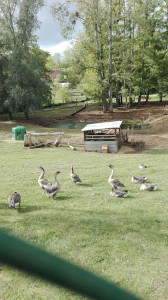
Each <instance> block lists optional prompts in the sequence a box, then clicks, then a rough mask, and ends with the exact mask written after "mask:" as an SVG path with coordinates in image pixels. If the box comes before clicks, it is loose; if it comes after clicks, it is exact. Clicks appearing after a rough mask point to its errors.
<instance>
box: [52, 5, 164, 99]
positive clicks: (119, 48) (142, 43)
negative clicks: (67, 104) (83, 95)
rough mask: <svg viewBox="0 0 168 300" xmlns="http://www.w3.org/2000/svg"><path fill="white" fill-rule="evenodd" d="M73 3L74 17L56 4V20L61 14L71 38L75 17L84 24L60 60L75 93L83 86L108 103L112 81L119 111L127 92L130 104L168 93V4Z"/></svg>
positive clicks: (65, 28) (62, 6)
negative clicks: (143, 95)
mask: <svg viewBox="0 0 168 300" xmlns="http://www.w3.org/2000/svg"><path fill="white" fill-rule="evenodd" d="M74 2H75V4H76V14H74V12H73V13H72V14H71V11H70V10H69V7H68V5H69V1H67V3H66V2H65V3H64V5H61V4H59V5H58V4H55V17H57V14H56V13H58V15H59V16H58V19H59V20H60V22H61V25H62V26H63V28H64V29H63V30H64V32H65V31H66V34H67V35H68V33H69V31H70V30H71V29H72V27H73V22H72V20H74V19H73V16H74V15H75V17H76V19H78V20H80V21H81V22H82V24H83V30H82V32H81V33H79V35H78V37H77V39H76V42H75V44H74V47H73V49H72V50H71V51H69V54H68V56H67V55H66V58H63V60H62V67H63V65H64V67H65V68H66V72H67V78H68V82H70V83H71V84H72V86H73V87H75V83H76V84H80V85H81V86H82V85H83V86H84V88H85V89H86V86H87V91H88V93H90V95H93V93H94V90H95V93H94V95H93V96H94V97H95V98H97V92H98V95H99V100H100V99H101V101H102V102H103V101H105V100H106V98H108V88H109V85H110V83H111V81H112V94H113V97H114V96H115V97H116V104H117V105H118V104H120V103H119V99H118V95H119V94H120V93H122V91H124V90H127V94H128V97H129V99H131V98H132V97H133V96H134V95H136V96H137V95H139V96H141V95H142V94H146V95H149V94H151V93H158V94H160V95H161V94H163V93H166V92H167V84H166V82H167V80H168V78H167V72H166V70H167V65H168V60H167V57H168V56H167V6H166V5H167V2H166V1H163V0H157V1H155V0H149V1H138V0H135V1H132V0H127V1H126V0H121V1H115V0H114V1H112V2H111V0H105V1H100V0H98V1H97V0H94V1H92V3H90V1H88V0H85V1H82V2H81V1H78V0H76V1H74ZM74 7H75V6H74ZM110 13H111V17H112V22H111V21H110ZM65 16H68V17H67V18H66V17H65ZM76 19H75V20H76ZM110 22H111V23H110ZM110 30H111V31H110ZM110 32H112V37H111V38H112V53H111V55H112V70H111V71H110V67H109V66H110V60H109V56H110V50H109V46H110V39H109V36H110ZM88 74H89V76H88ZM91 74H92V75H93V78H91ZM95 76H96V77H97V80H95ZM91 82H92V84H93V86H92V88H90V86H91ZM94 83H95V84H94ZM98 86H99V87H98Z"/></svg>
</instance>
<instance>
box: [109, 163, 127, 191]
mask: <svg viewBox="0 0 168 300" xmlns="http://www.w3.org/2000/svg"><path fill="white" fill-rule="evenodd" d="M109 167H110V168H111V169H112V171H111V174H110V177H109V179H108V183H109V184H110V185H111V186H112V187H114V188H116V189H117V188H122V187H125V185H124V184H123V183H121V182H120V181H119V180H118V179H116V178H113V174H114V166H113V165H111V164H110V165H109Z"/></svg>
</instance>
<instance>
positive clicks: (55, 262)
mask: <svg viewBox="0 0 168 300" xmlns="http://www.w3.org/2000/svg"><path fill="white" fill-rule="evenodd" d="M0 261H2V262H3V263H5V264H9V265H11V266H13V267H15V268H19V269H21V270H23V271H26V272H28V273H30V274H33V275H36V276H39V277H41V278H42V279H45V280H48V281H50V282H52V283H55V284H58V285H61V286H62V287H64V288H68V289H70V290H72V291H75V292H77V293H80V294H82V295H84V296H87V297H90V298H93V299H102V300H108V299H110V300H113V299H114V300H122V299H124V300H138V298H137V297H135V296H133V295H131V294H130V293H128V292H127V291H125V290H123V289H121V288H119V287H117V286H115V284H113V283H111V282H108V281H106V280H104V279H102V278H100V277H98V276H96V275H94V274H92V273H91V272H88V271H86V270H84V269H82V268H80V267H79V266H76V265H74V264H71V263H69V262H68V261H66V260H63V259H61V258H59V257H57V256H54V255H52V254H50V253H48V252H46V251H44V250H42V249H39V248H37V247H34V246H32V245H30V244H28V243H25V242H23V241H21V240H19V239H17V238H15V237H13V236H10V235H8V234H6V233H4V232H2V231H0Z"/></svg>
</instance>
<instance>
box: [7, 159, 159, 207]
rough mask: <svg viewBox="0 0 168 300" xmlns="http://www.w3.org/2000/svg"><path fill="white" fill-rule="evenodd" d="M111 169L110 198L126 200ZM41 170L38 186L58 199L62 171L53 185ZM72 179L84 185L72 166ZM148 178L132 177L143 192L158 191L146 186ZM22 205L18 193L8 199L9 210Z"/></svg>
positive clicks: (152, 185)
mask: <svg viewBox="0 0 168 300" xmlns="http://www.w3.org/2000/svg"><path fill="white" fill-rule="evenodd" d="M109 167H110V169H111V174H110V176H109V178H108V183H109V185H110V186H111V191H110V196H112V197H119V198H125V197H127V196H128V190H120V189H121V188H123V187H125V185H124V184H123V183H121V182H120V181H119V180H118V179H116V178H114V166H113V165H111V164H110V165H109ZM139 168H140V169H145V168H147V167H146V166H145V165H144V164H140V165H139ZM39 169H40V170H41V174H40V176H39V178H38V184H39V186H40V187H41V188H42V189H43V191H44V193H45V194H46V195H47V196H48V197H52V198H53V199H56V197H57V194H58V193H59V191H60V189H61V186H60V183H59V181H58V178H57V176H58V175H59V174H60V171H56V172H55V174H54V177H55V182H54V183H51V182H50V181H48V180H47V179H45V178H44V173H45V170H44V168H43V167H41V166H40V167H39ZM70 178H71V180H72V182H73V183H74V184H79V183H82V180H81V179H80V177H79V176H78V175H77V174H75V173H74V168H73V166H71V171H70ZM146 181H147V177H146V176H142V177H136V176H132V182H133V183H140V184H141V186H140V190H141V191H145V190H146V191H155V190H156V189H157V185H156V184H146ZM20 203H21V195H20V194H19V193H17V192H14V193H13V194H11V195H10V196H9V198H8V207H9V208H15V207H16V206H19V208H20Z"/></svg>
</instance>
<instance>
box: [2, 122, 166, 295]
mask: <svg viewBox="0 0 168 300" xmlns="http://www.w3.org/2000/svg"><path fill="white" fill-rule="evenodd" d="M4 124H5V123H3V124H2V127H1V128H4ZM6 125H7V127H6V128H7V131H6V132H5V129H4V137H5V136H6V140H5V139H4V140H2V139H1V141H0V157H1V172H0V181H1V200H0V226H1V228H2V229H4V230H5V231H6V232H8V233H9V234H12V235H14V236H16V237H18V238H21V239H23V240H25V241H27V242H29V243H32V244H33V245H36V246H38V247H41V248H43V249H44V250H46V251H48V252H50V253H53V254H56V255H58V256H60V257H62V258H65V259H67V260H69V261H71V262H73V263H75V264H78V265H80V266H82V267H84V268H85V269H87V270H90V271H92V272H94V273H95V274H97V275H99V276H102V277H103V278H106V279H108V280H112V281H114V282H116V284H117V285H118V286H120V287H122V288H125V289H126V290H128V291H131V292H132V293H134V294H135V295H137V296H139V297H141V298H142V299H168V263H167V251H168V217H167V216H168V198H167V195H168V184H167V166H168V151H167V149H165V148H164V149H152V150H150V151H147V152H144V153H139V154H121V153H120V152H119V153H117V154H101V153H91V152H84V149H82V148H81V147H80V148H79V149H78V150H77V151H72V150H71V149H69V148H68V147H67V146H65V145H63V146H62V147H58V148H39V149H29V148H24V147H23V142H20V141H12V140H11V137H10V132H11V128H12V126H13V125H14V123H7V124H6ZM10 126H11V128H10ZM31 129H32V128H31ZM49 130H50V129H49ZM34 131H39V127H37V128H36V126H34ZM41 131H44V132H45V131H46V130H45V128H42V127H41ZM47 131H48V129H47ZM5 134H6V135H5ZM67 134H70V135H71V137H73V135H78V136H81V138H82V133H81V132H80V131H77V130H75V131H71V132H69V131H67ZM2 136H3V135H2ZM141 162H143V163H145V164H146V165H147V166H148V168H147V169H145V170H140V169H139V167H138V166H139V164H140V163H141ZM110 163H111V164H114V172H115V177H116V178H118V179H120V180H121V182H123V183H124V184H125V186H126V189H128V190H129V196H128V197H127V198H125V199H122V198H121V199H117V198H112V197H110V195H109V193H110V186H109V185H108V183H107V179H108V177H109V175H110V171H111V170H110V168H109V167H108V165H109V164H110ZM71 164H73V166H74V169H75V172H76V173H77V174H78V175H79V176H80V178H81V179H82V181H83V182H82V184H81V185H78V186H75V185H74V184H73V183H72V182H71V181H70V176H69V175H70V167H71ZM40 165H42V166H43V167H44V168H45V171H46V173H45V175H46V176H45V177H46V178H47V179H48V180H50V181H54V176H53V175H54V172H55V171H56V170H59V171H60V172H61V173H60V174H59V176H58V179H59V182H60V184H61V191H60V193H59V194H58V197H57V200H53V199H51V198H48V197H47V196H45V194H44V193H43V191H42V189H41V188H40V187H39V185H38V183H37V180H38V177H39V175H40V170H39V169H38V166H40ZM132 175H135V176H142V175H146V176H147V178H148V182H149V183H156V184H157V185H158V190H157V191H154V192H148V191H140V190H139V187H140V185H138V184H133V183H132V182H131V177H132ZM15 191H17V192H19V193H20V194H21V197H22V203H21V209H20V212H19V211H18V209H13V210H9V209H8V197H9V195H10V194H11V193H13V192H15ZM11 251H12V249H11ZM0 299H4V300H6V299H56V300H58V299H60V300H62V299H72V300H74V299H83V297H82V296H80V295H77V294H75V293H73V292H71V291H69V290H66V289H62V288H60V287H58V286H54V285H51V284H50V283H47V282H44V281H43V280H41V279H38V278H36V277H33V276H31V275H28V274H25V273H23V272H21V271H18V270H16V269H12V268H10V267H8V266H5V265H3V264H0ZM104 299H105V298H104Z"/></svg>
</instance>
